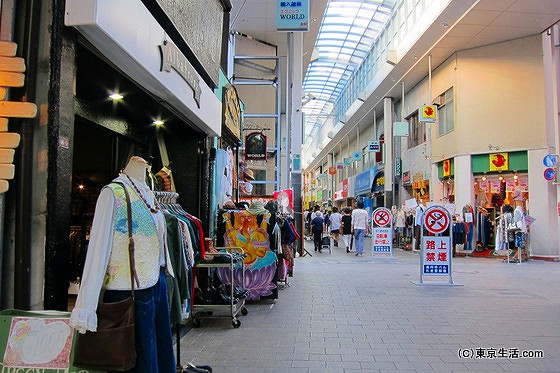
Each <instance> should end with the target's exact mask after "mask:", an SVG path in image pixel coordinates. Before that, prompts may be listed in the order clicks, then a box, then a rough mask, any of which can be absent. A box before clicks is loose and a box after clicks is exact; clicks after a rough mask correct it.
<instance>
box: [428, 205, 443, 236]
mask: <svg viewBox="0 0 560 373" xmlns="http://www.w3.org/2000/svg"><path fill="white" fill-rule="evenodd" d="M424 225H425V226H426V229H427V230H428V231H430V232H432V233H436V234H437V233H442V232H443V231H445V230H446V229H447V227H448V226H449V218H448V216H447V213H446V212H445V211H443V210H438V209H436V210H431V211H428V212H427V213H426V217H425V219H424Z"/></svg>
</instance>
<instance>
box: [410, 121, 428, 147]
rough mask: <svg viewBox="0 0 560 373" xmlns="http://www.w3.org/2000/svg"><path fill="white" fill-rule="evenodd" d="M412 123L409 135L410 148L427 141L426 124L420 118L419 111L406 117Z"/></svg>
mask: <svg viewBox="0 0 560 373" xmlns="http://www.w3.org/2000/svg"><path fill="white" fill-rule="evenodd" d="M406 120H407V121H408V123H409V124H410V133H409V135H408V148H409V149H410V148H414V147H415V146H418V145H420V144H423V143H424V142H426V124H425V123H422V122H420V121H419V120H418V112H416V113H414V114H412V115H411V116H410V117H408V118H406Z"/></svg>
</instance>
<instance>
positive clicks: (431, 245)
mask: <svg viewBox="0 0 560 373" xmlns="http://www.w3.org/2000/svg"><path fill="white" fill-rule="evenodd" d="M451 231H452V229H451V214H450V213H449V211H447V209H445V208H444V207H442V206H432V207H429V208H427V209H426V211H424V216H423V218H422V234H421V238H420V240H421V247H420V281H419V282H415V284H416V285H456V286H460V285H461V284H456V283H454V282H453V271H452V257H453V251H452V242H451ZM425 276H432V277H437V278H441V277H448V281H447V282H436V281H427V282H425V281H424V277H425Z"/></svg>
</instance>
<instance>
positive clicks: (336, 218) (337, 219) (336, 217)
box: [330, 206, 342, 247]
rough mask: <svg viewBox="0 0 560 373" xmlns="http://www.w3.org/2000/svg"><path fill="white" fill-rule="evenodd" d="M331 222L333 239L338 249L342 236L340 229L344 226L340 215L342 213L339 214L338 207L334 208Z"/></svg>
mask: <svg viewBox="0 0 560 373" xmlns="http://www.w3.org/2000/svg"><path fill="white" fill-rule="evenodd" d="M330 221H331V237H332V239H333V240H334V246H335V247H338V237H339V234H340V227H341V226H342V215H341V214H340V212H338V207H336V206H334V207H333V208H332V214H331V216H330Z"/></svg>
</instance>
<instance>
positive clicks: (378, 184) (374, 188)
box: [371, 171, 385, 193]
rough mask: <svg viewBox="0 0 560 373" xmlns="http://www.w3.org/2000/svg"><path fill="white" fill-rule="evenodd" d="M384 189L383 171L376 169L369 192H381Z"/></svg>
mask: <svg viewBox="0 0 560 373" xmlns="http://www.w3.org/2000/svg"><path fill="white" fill-rule="evenodd" d="M384 190H385V172H383V171H378V172H377V173H376V174H375V177H374V178H373V182H372V183H371V192H372V193H383V191H384Z"/></svg>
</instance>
